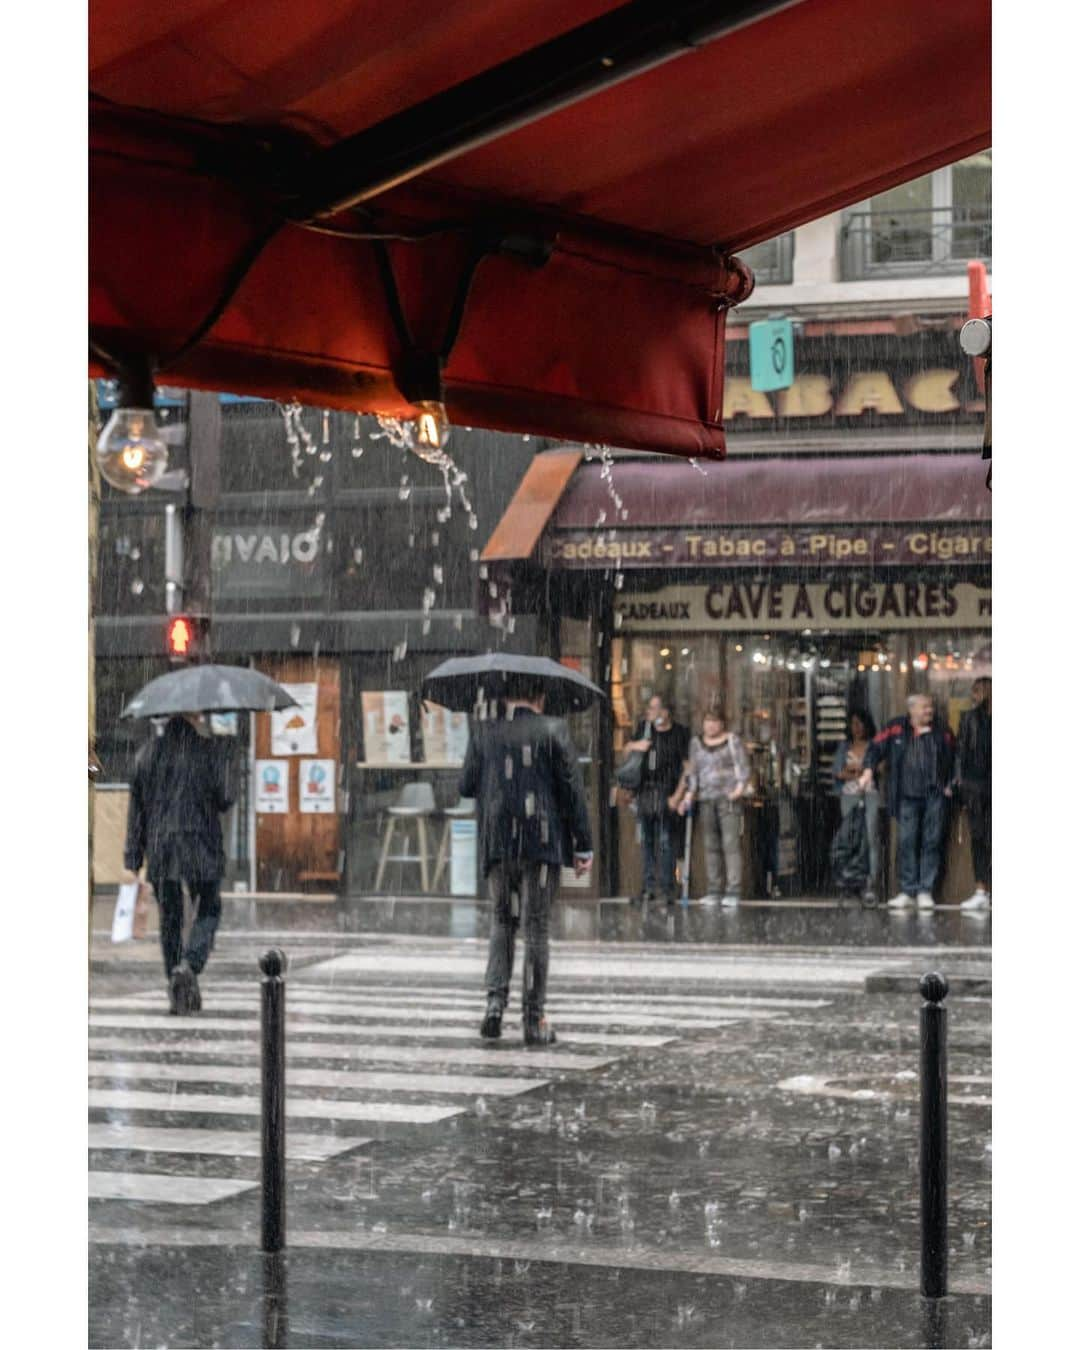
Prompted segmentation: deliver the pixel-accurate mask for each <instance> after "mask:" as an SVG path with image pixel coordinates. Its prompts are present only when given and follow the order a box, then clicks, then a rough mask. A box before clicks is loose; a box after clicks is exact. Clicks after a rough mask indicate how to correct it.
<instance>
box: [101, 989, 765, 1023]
mask: <svg viewBox="0 0 1080 1350" xmlns="http://www.w3.org/2000/svg"><path fill="white" fill-rule="evenodd" d="M160 1005H161V1000H160V998H147V999H146V1000H145V1006H148V1007H155V1006H156V1007H160ZM251 1005H252V1000H251V999H250V998H242V997H240V996H237V995H232V996H228V997H225V998H222V999H221V1000H219V1007H220V1011H222V1012H226V1013H227V1012H228V1011H229V1010H230V1009H232V1008H235V1009H237V1010H239V1011H244V1010H246V1009H248V1008H250V1007H251ZM90 1006H91V1008H93V1009H95V1010H97V1009H100V1008H108V1007H111V1006H113V1005H112V1004H110V1003H109V1001H108V1000H107V999H102V1000H98V999H93V1000H91V1004H90ZM134 1006H143V1005H134ZM288 1012H289V1013H290V1014H291V1015H292V1016H294V1017H295V1016H309V1017H310V1016H315V1017H333V1018H338V1019H341V1020H342V1021H356V1022H362V1021H367V1020H372V1019H377V1018H384V1017H386V1016H388V1015H389V1016H397V1015H399V1014H400V1013H401V1007H400V1006H395V1005H394V1004H388V1003H385V1002H382V1001H374V1000H372V1001H365V1002H360V1001H358V1000H357V1001H353V1002H348V1003H325V1002H306V1001H304V1000H302V999H297V998H290V999H289V1000H288ZM409 1015H410V1017H411V1019H412V1022H413V1024H414V1025H416V1026H423V1025H425V1022H428V1023H430V1022H450V1023H455V1024H458V1025H461V1024H464V1025H467V1026H469V1027H473V1026H474V1025H475V1023H476V1020H477V1019H476V1017H475V1015H473V1014H472V1012H471V1010H467V1009H465V1008H463V1007H461V1008H455V1007H449V1008H447V1007H438V1006H435V1005H433V1004H429V1003H416V1004H413V1005H412V1006H411V1007H410V1009H409ZM781 1015H782V1014H778V1013H774V1012H767V1013H761V1014H759V1016H761V1017H776V1016H781ZM741 1020H743V1019H741V1018H740V1017H739V1016H738V1015H737V1014H732V1015H729V1016H726V1017H723V1016H721V1017H710V1016H705V1017H696V1016H694V1015H692V1014H687V1015H680V1016H678V1017H674V1016H672V1017H666V1016H663V1015H661V1014H656V1013H628V1012H622V1011H618V1010H614V1011H612V1012H577V1011H571V1010H567V1011H566V1012H565V1013H564V1014H563V1015H562V1016H561V1017H560V1025H562V1026H565V1027H567V1028H570V1027H607V1026H620V1027H676V1028H682V1029H684V1030H688V1031H710V1030H713V1029H715V1028H716V1027H721V1026H728V1025H730V1024H731V1023H732V1022H737V1021H741Z"/></svg>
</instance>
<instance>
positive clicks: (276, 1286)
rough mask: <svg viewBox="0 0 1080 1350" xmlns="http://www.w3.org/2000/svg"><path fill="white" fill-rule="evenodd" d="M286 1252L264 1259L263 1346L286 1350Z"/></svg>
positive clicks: (287, 1324) (270, 1254)
mask: <svg viewBox="0 0 1080 1350" xmlns="http://www.w3.org/2000/svg"><path fill="white" fill-rule="evenodd" d="M288 1259H289V1258H288V1257H287V1256H286V1255H285V1253H284V1252H268V1253H267V1254H266V1255H265V1256H264V1257H263V1345H264V1346H265V1347H266V1350H285V1347H286V1346H288V1344H289V1272H288V1267H287V1265H286V1262H287V1261H288Z"/></svg>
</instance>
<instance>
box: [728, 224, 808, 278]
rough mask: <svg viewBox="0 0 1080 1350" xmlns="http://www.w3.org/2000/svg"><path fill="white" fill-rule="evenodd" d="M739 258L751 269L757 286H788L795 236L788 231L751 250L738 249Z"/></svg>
mask: <svg viewBox="0 0 1080 1350" xmlns="http://www.w3.org/2000/svg"><path fill="white" fill-rule="evenodd" d="M739 257H740V258H742V260H743V262H745V263H746V264H747V265H748V266H749V267H750V268H751V270H752V271H753V273H754V279H755V281H756V282H757V284H758V285H759V286H790V285H791V276H792V271H791V268H792V262H793V260H794V257H795V236H794V234H792V233H791V232H790V231H789V232H788V233H787V234H781V235H778V236H777V237H776V238H775V239H766V240H765V242H764V243H763V244H755V245H754V246H753V248H744V249H740V250H739Z"/></svg>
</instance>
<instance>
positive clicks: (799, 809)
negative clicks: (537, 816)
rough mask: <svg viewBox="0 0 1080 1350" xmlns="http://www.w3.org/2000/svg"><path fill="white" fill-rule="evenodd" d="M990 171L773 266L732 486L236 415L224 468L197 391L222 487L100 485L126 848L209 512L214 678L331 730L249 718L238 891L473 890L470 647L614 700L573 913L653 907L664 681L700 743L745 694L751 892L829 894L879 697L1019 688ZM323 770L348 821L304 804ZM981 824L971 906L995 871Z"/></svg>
mask: <svg viewBox="0 0 1080 1350" xmlns="http://www.w3.org/2000/svg"><path fill="white" fill-rule="evenodd" d="M989 183H990V156H989V153H987V154H985V155H981V156H977V157H975V158H974V159H973V160H970V161H965V162H964V163H963V164H959V165H954V166H951V167H950V168H948V169H943V170H938V171H937V172H935V173H934V174H931V175H928V176H927V177H926V178H924V179H920V180H917V181H916V182H915V183H912V184H908V185H906V186H905V187H903V188H897V189H893V190H892V191H891V192H889V193H885V194H882V196H881V197H878V198H874V199H872V200H871V201H869V202H867V203H864V204H862V205H861V206H860V207H858V208H856V209H853V210H849V211H845V212H842V213H838V214H836V215H833V216H829V217H825V218H824V219H822V220H820V221H816V222H814V223H813V224H811V225H807V226H804V227H802V228H800V229H799V230H796V231H794V232H793V233H791V234H788V235H785V236H782V237H781V238H780V239H777V240H772V241H769V242H768V243H766V244H763V245H760V246H758V247H757V248H756V249H753V250H750V251H748V253H747V254H746V255H745V256H746V257H747V260H748V261H749V262H750V263H751V265H752V266H753V267H754V268H755V271H756V273H757V277H758V284H757V288H756V290H755V292H754V294H753V295H752V297H751V299H750V301H749V302H747V303H746V304H745V305H743V306H742V307H740V308H739V310H737V311H736V312H735V313H734V314H733V315H732V316H731V317H730V323H729V327H728V357H727V370H726V379H725V390H724V408H723V412H724V421H725V423H726V426H727V432H728V459H727V461H726V462H725V463H723V464H719V463H710V464H704V463H703V464H694V463H693V462H690V463H686V462H682V461H673V460H671V459H670V458H667V457H663V456H650V455H644V454H626V453H620V452H619V451H618V449H617V448H612V449H610V450H609V449H599V448H591V449H586V448H584V447H563V446H556V445H554V444H552V443H550V442H545V441H540V440H537V439H536V438H531V439H530V438H529V437H527V436H506V435H500V434H496V433H489V432H482V431H473V430H470V429H466V428H455V429H454V432H453V438H452V442H451V445H450V447H449V448H450V451H451V453H452V455H453V457H454V461H455V463H456V466H457V468H458V469H459V470H460V471H461V472H462V473H463V474H464V477H463V478H461V479H458V480H457V481H456V484H455V476H456V475H451V476H450V477H447V478H444V477H443V475H442V474H441V473H440V472H439V470H438V469H437V468H435V467H433V466H431V465H429V464H424V463H423V462H421V461H420V460H419V459H417V458H416V457H415V456H414V455H412V454H411V453H410V452H408V451H407V450H403V449H402V448H401V447H400V446H398V445H395V443H394V438H393V435H392V433H390V434H388V432H387V429H386V428H384V427H382V426H380V424H379V423H378V422H377V420H376V419H373V418H367V417H363V418H357V417H354V416H352V415H344V414H338V413H324V412H322V411H319V410H315V409H299V408H282V407H280V406H279V405H277V404H270V403H264V402H260V401H252V400H246V401H244V400H230V399H222V400H219V401H217V404H216V407H217V412H216V414H215V416H216V418H217V431H216V432H213V433H212V434H211V437H210V439H211V441H212V442H213V444H212V446H211V452H210V453H209V454H208V453H207V447H206V443H205V442H206V435H205V433H203V435H202V440H201V441H200V442H199V447H200V448H199V450H198V454H199V456H200V461H199V463H198V464H193V463H192V462H191V461H190V458H189V457H190V456H191V455H192V453H193V451H192V444H193V437H192V427H191V426H189V425H188V424H187V421H186V400H185V398H184V396H182V395H179V396H177V397H176V398H173V399H169V398H168V397H167V395H168V392H169V391H165V395H166V396H165V397H164V398H163V408H162V411H161V418H162V420H163V421H164V422H165V423H166V426H167V433H166V434H167V436H168V438H169V440H170V442H171V445H172V455H173V461H174V463H175V464H177V465H178V466H179V467H181V468H187V469H188V470H189V471H190V472H191V476H192V490H191V491H190V492H189V493H187V494H184V493H176V494H169V493H161V492H150V493H147V494H145V495H144V496H142V497H138V498H133V499H129V498H124V497H123V496H122V495H121V494H118V493H112V492H111V491H110V490H109V489H108V488H107V487H106V488H105V489H104V491H103V496H102V507H101V516H100V538H99V567H98V574H97V578H96V598H95V612H96V615H97V618H96V623H95V634H96V663H97V664H96V694H97V699H96V708H97V711H96V718H97V743H98V753H99V755H100V758H101V760H102V763H103V766H104V773H103V778H104V787H103V789H102V792H103V793H104V794H105V795H106V797H107V794H109V793H112V794H117V795H115V796H114V797H113V798H112V799H111V800H110V801H109V803H108V806H109V809H108V810H107V811H103V818H105V817H106V816H107V817H108V819H109V820H110V821H111V822H113V824H112V829H113V833H114V834H115V833H116V831H117V830H118V829H119V825H118V824H117V823H116V822H122V817H123V812H122V809H119V808H120V802H121V797H122V794H123V791H124V787H123V785H124V784H125V783H126V781H127V779H128V777H129V775H130V771H131V764H132V760H133V756H134V753H135V751H136V749H137V747H138V745H139V744H140V743H141V741H142V739H143V738H144V737H145V736H146V734H147V730H146V728H145V727H143V726H141V725H140V724H130V723H125V722H122V721H120V720H119V713H120V710H121V708H122V706H123V704H124V702H125V701H126V700H127V699H128V698H129V697H130V696H131V695H132V694H133V693H134V692H135V690H136V689H137V688H139V687H140V686H141V685H142V684H143V683H145V681H146V680H148V679H150V678H152V677H153V676H154V675H155V674H159V673H162V672H163V671H164V670H166V669H168V661H167V658H166V656H165V650H164V626H165V619H164V616H165V614H166V612H167V607H168V604H169V598H168V595H167V587H166V561H167V559H166V553H167V537H168V534H169V531H170V529H171V528H174V527H175V518H176V517H175V513H180V515H181V516H182V517H183V518H184V520H185V522H186V530H185V537H186V539H187V546H188V558H187V573H188V575H187V580H186V584H187V591H186V592H185V595H184V597H183V601H182V603H183V604H184V605H185V606H186V607H189V608H190V607H196V608H205V609H207V610H208V611H209V612H210V613H211V614H212V624H211V642H212V650H213V654H214V657H215V658H216V659H221V660H225V661H244V662H251V663H253V664H254V665H256V666H257V667H258V668H259V669H261V670H264V671H266V672H267V673H268V674H270V675H272V676H274V677H275V678H278V679H281V680H283V681H284V682H286V683H288V684H290V685H292V686H295V687H297V688H299V689H302V690H303V691H304V699H305V705H304V708H303V709H302V713H301V721H303V720H304V719H305V718H306V719H307V725H306V726H305V727H303V728H302V729H301V728H300V727H297V728H294V729H293V732H291V733H290V732H289V730H288V728H287V727H285V726H284V725H277V724H275V725H271V720H270V719H269V718H268V717H259V718H252V719H244V720H243V721H241V722H239V723H238V724H237V725H236V726H235V727H232V728H227V729H229V730H232V731H235V732H236V737H237V740H236V744H237V749H236V753H237V754H239V755H240V756H241V757H242V759H243V763H244V764H245V765H246V768H247V772H246V773H245V774H244V775H243V781H244V791H243V793H242V796H241V799H240V801H239V802H238V805H237V807H236V808H235V809H234V811H233V812H232V813H231V819H230V828H229V831H228V838H229V846H228V847H229V879H230V881H231V883H232V884H233V885H234V886H235V887H236V888H238V889H240V888H243V889H247V890H248V891H253V892H255V893H259V892H269V893H283V892H292V891H315V892H317V893H324V894H330V895H345V894H372V893H375V894H402V893H411V894H416V893H420V892H429V893H442V894H449V893H458V894H462V895H468V894H471V893H474V892H475V889H476V876H475V861H474V860H473V859H472V857H471V854H470V848H471V847H472V838H471V836H470V830H469V821H468V818H467V816H465V815H461V814H458V812H459V811H460V808H459V807H458V803H457V787H456V784H457V767H458V765H459V763H460V758H461V754H462V735H463V734H467V732H466V729H465V728H463V727H462V726H461V724H460V719H457V720H456V721H451V720H448V719H443V720H442V721H439V720H438V719H434V718H433V716H432V715H431V714H430V713H428V714H427V715H425V710H424V709H423V708H422V707H421V705H420V703H419V701H418V697H417V691H418V689H419V686H420V682H421V679H422V677H423V675H424V673H425V672H426V671H427V670H429V669H431V668H432V667H433V666H434V665H436V664H437V663H438V662H439V661H440V660H441V659H443V658H444V657H445V656H448V655H456V654H463V653H468V652H478V651H484V650H487V649H489V648H490V647H492V646H498V645H506V646H509V647H512V648H514V649H517V650H524V651H543V652H548V653H550V654H552V655H554V656H557V657H558V658H559V659H561V660H564V661H567V662H570V663H572V664H574V665H575V666H577V667H578V668H580V669H582V670H583V671H584V672H585V673H586V674H588V675H589V676H590V677H592V678H594V679H596V680H597V681H598V682H599V683H601V684H603V685H604V686H605V687H606V688H607V689H608V692H609V693H610V696H611V698H610V706H609V707H607V708H604V709H598V710H595V711H594V712H591V713H588V714H583V715H581V716H579V717H577V718H575V719H573V728H572V730H573V733H574V735H575V737H576V739H577V743H578V745H579V750H580V758H581V766H582V771H583V775H584V778H585V782H586V789H587V792H588V796H589V801H590V809H591V811H592V814H593V819H594V825H595V831H596V837H597V840H598V845H599V857H600V860H601V861H600V866H599V867H598V868H597V869H596V870H595V872H594V875H593V876H592V877H591V878H589V879H586V880H584V881H582V882H580V883H574V882H573V880H572V878H571V877H570V876H569V875H567V876H566V877H565V878H564V881H565V883H566V886H567V889H568V891H576V893H578V894H582V895H596V896H600V895H607V894H626V893H628V892H632V891H633V890H634V889H635V888H636V886H637V885H638V882H639V878H638V875H637V867H638V862H637V849H636V847H635V842H634V820H633V816H632V814H631V813H630V811H629V810H628V808H627V804H626V803H625V802H620V801H619V800H617V796H616V795H615V794H614V793H613V786H612V766H613V764H614V763H615V762H616V761H617V760H618V758H619V755H620V750H621V746H622V745H623V743H624V742H625V740H626V739H627V737H628V735H629V732H630V729H631V728H632V725H633V723H634V722H635V721H636V719H637V717H638V716H639V715H640V712H641V709H642V708H643V706H644V703H645V702H646V701H647V699H648V697H649V695H650V694H651V693H653V692H661V693H662V694H664V696H665V697H666V698H667V699H668V700H669V701H670V702H671V704H672V706H673V708H674V711H675V714H676V716H677V718H678V719H679V720H681V721H684V722H687V723H690V724H696V723H697V722H698V720H699V719H700V714H701V711H702V709H703V707H704V706H705V704H706V703H707V702H708V701H710V700H712V699H714V698H719V699H720V700H722V701H723V703H724V705H725V707H726V708H727V710H728V715H729V719H730V721H731V723H732V725H733V726H735V727H736V729H738V730H739V731H740V733H741V734H742V735H743V736H744V737H745V739H746V740H747V742H748V743H749V744H750V746H751V750H752V755H753V760H754V794H753V798H752V801H751V803H750V804H749V806H748V807H747V810H746V815H745V822H746V824H745V830H744V842H745V850H746V854H747V862H748V867H749V872H748V875H749V876H750V878H751V883H750V893H751V894H756V895H765V894H771V893H775V892H779V893H781V894H789V895H795V894H805V893H828V890H829V876H828V843H829V839H830V837H831V833H832V831H833V829H834V828H835V823H836V816H837V808H836V802H835V799H834V797H833V794H832V791H831V783H830V781H829V774H828V772H827V765H828V764H829V763H830V762H831V754H832V750H833V748H834V747H835V745H836V743H837V738H838V736H839V735H840V733H841V728H842V725H843V722H844V718H845V716H846V713H847V711H848V709H850V708H851V707H852V706H860V707H867V708H869V709H870V711H871V712H872V713H873V715H874V716H875V717H876V718H877V719H878V720H879V721H881V720H883V719H885V718H886V717H888V716H892V715H895V714H897V713H899V712H900V711H902V709H903V703H904V697H905V695H906V694H907V693H909V692H913V691H916V690H920V691H921V690H928V691H930V692H933V693H934V694H935V695H936V696H937V697H938V699H939V702H940V705H941V708H942V711H943V713H944V715H946V716H947V717H948V718H949V720H950V721H952V722H953V723H954V724H955V722H956V719H957V717H958V714H959V710H960V708H961V707H963V706H966V698H967V695H968V692H969V689H970V684H971V681H972V680H973V679H974V678H975V677H976V676H977V675H979V674H987V673H989V672H990V670H991V666H992V663H991V640H990V576H991V533H990V496H989V493H988V492H987V490H986V487H985V483H984V479H985V465H984V464H983V463H982V462H981V460H980V449H981V441H982V426H983V417H984V403H983V396H982V392H981V390H980V388H979V384H978V380H977V373H976V371H975V369H974V366H973V363H972V362H971V361H970V360H969V359H967V358H965V357H963V355H962V353H961V352H960V349H959V345H958V342H957V334H958V330H959V328H960V326H961V325H962V323H963V322H964V320H965V319H966V318H967V309H968V281H967V276H966V268H967V264H968V262H969V261H971V260H977V261H981V262H983V263H985V264H986V265H987V266H988V267H989V264H990V240H991V235H990V223H991V216H990V198H989ZM774 315H783V316H785V317H788V318H791V319H792V320H794V321H795V331H796V342H795V379H794V382H793V383H792V385H791V386H790V387H789V388H787V389H784V390H780V391H776V392H772V393H766V392H761V391H758V390H755V389H754V387H753V382H752V380H751V376H750V367H749V356H748V347H749V343H748V331H749V325H750V324H751V323H753V322H754V321H755V320H757V319H761V318H767V317H770V316H774ZM204 397H205V396H204ZM106 402H107V400H106ZM211 420H213V419H211ZM196 439H198V438H196ZM208 465H209V468H208V467H207V466H208ZM196 488H198V490H197V491H196ZM526 505H527V509H525V506H526ZM168 507H171V508H172V510H173V512H174V516H173V522H174V523H173V524H172V525H171V524H170V517H169V512H168V510H167V508H168ZM541 507H542V510H541V509H540V508H541ZM538 512H539V514H538ZM290 737H291V739H290ZM315 765H319V766H321V767H320V768H319V769H318V772H319V773H320V774H322V775H324V777H323V779H321V780H320V781H323V782H325V781H326V778H327V777H329V776H330V775H332V777H333V809H332V810H325V811H323V810H312V809H304V807H305V806H310V805H311V803H310V802H308V800H307V797H306V796H305V793H306V792H307V790H308V789H310V788H311V787H312V786H313V783H314V781H315V780H314V779H313V778H312V775H313V774H314V773H315V772H316V769H315V768H314V767H313V766H315ZM267 774H270V775H272V778H271V779H267V778H266V775H267ZM271 781H272V782H273V783H274V784H275V785H276V787H277V790H278V792H279V793H280V796H279V798H278V799H277V800H276V801H275V800H273V797H272V794H270V793H268V792H267V791H264V790H263V789H265V788H266V787H267V786H268V784H269V783H270V782H271ZM104 800H105V798H103V801H104ZM448 811H449V814H447V812H448ZM395 813H397V814H395ZM960 830H961V824H960V820H959V818H957V819H956V820H955V821H954V826H953V840H952V846H951V849H950V855H949V860H948V865H947V868H946V873H945V876H944V877H943V880H942V894H943V895H945V896H947V897H950V898H955V897H956V896H958V895H960V894H962V893H967V892H966V890H965V888H967V887H969V882H970V876H969V873H968V872H967V870H966V867H967V864H966V855H965V850H964V849H963V848H962V847H961V846H960ZM114 851H115V850H114ZM96 870H97V874H98V876H99V878H100V879H101V880H103V881H105V882H108V881H109V880H111V879H112V876H111V874H110V865H109V864H108V863H107V862H106V863H104V864H102V865H99V867H98V868H97V869H96ZM115 870H116V866H115V862H113V864H112V871H115ZM695 875H696V877H700V876H701V867H700V866H697V867H696V869H695ZM694 889H695V890H697V889H700V887H699V886H697V884H696V883H695V887H694Z"/></svg>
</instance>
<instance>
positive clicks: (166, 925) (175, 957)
mask: <svg viewBox="0 0 1080 1350" xmlns="http://www.w3.org/2000/svg"><path fill="white" fill-rule="evenodd" d="M153 885H154V894H155V895H156V896H157V902H158V912H159V918H160V924H161V955H162V956H163V957H164V960H165V975H166V977H168V976H169V975H171V974H172V971H173V967H174V966H178V965H179V964H180V962H181V961H185V960H186V961H187V963H188V965H189V966H190V967H191V969H192V970H193V971H194V972H195V974H196V975H198V974H199V972H200V971H201V970H202V969H203V967H204V966H205V965H206V962H207V959H208V958H209V956H210V950H211V948H212V947H213V945H214V934H215V933H216V932H217V928H218V924H219V923H220V922H221V883H220V882H219V881H189V882H188V883H187V887H188V891H189V892H190V894H191V898H192V900H194V901H195V903H196V905H197V906H198V909H197V911H196V914H195V922H194V923H193V924H192V925H191V932H190V933H189V934H188V942H187V948H186V949H185V948H184V891H183V887H182V885H181V883H180V882H179V881H155V882H154V883H153Z"/></svg>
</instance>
